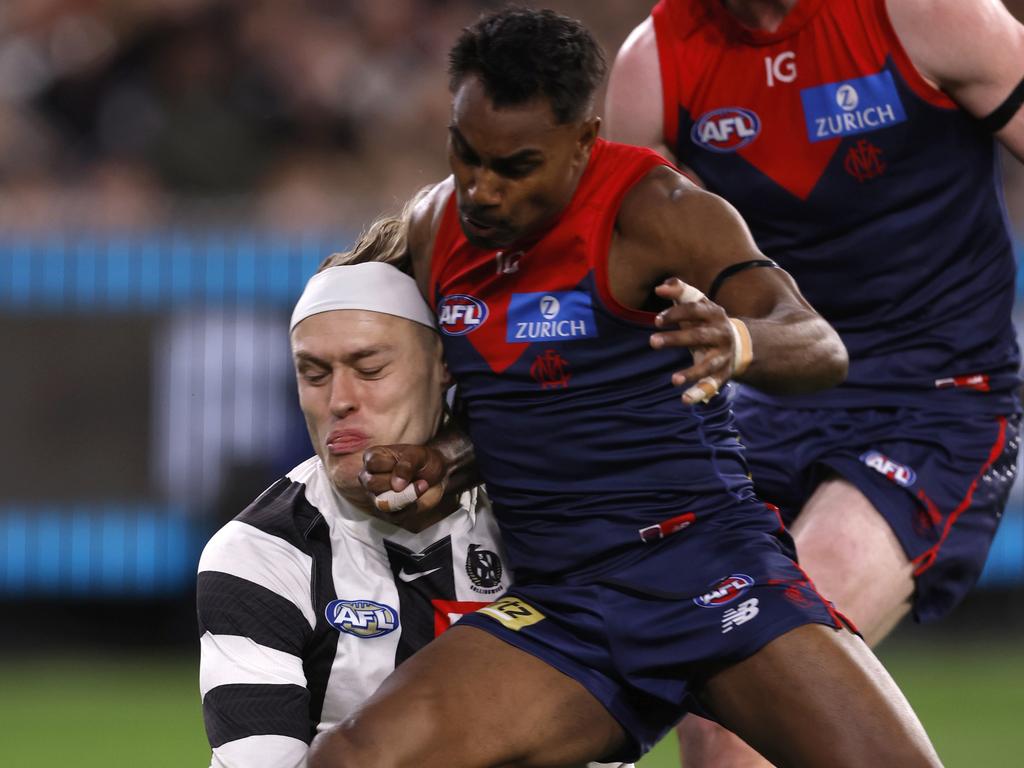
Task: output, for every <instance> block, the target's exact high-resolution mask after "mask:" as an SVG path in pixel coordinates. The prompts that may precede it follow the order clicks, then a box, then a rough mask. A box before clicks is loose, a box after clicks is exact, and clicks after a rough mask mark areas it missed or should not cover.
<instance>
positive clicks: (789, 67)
mask: <svg viewBox="0 0 1024 768" xmlns="http://www.w3.org/2000/svg"><path fill="white" fill-rule="evenodd" d="M764 70H765V74H766V75H767V77H768V87H769V88H774V87H775V81H776V80H778V81H779V82H780V83H792V82H793V81H794V80H796V54H795V53H793V52H792V51H786V52H785V53H780V54H779V55H778V56H765V57H764Z"/></svg>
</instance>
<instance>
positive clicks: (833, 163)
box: [651, 0, 1020, 413]
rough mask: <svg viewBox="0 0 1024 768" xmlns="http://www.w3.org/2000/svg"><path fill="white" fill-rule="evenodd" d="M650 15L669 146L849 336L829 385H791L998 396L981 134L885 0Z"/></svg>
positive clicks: (991, 404)
mask: <svg viewBox="0 0 1024 768" xmlns="http://www.w3.org/2000/svg"><path fill="white" fill-rule="evenodd" d="M651 15H652V19H653V22H654V29H655V34H656V38H657V44H658V53H659V58H660V62H661V75H662V84H663V93H664V114H665V126H664V133H665V140H666V142H667V145H668V146H669V147H671V148H672V149H673V151H674V152H675V153H676V156H677V159H678V161H679V162H680V163H681V164H683V165H686V166H689V167H690V168H692V169H693V170H694V171H695V172H696V173H697V174H698V175H699V176H700V178H701V179H702V180H703V181H704V183H705V184H706V185H707V187H708V188H709V189H710V190H712V191H714V192H716V193H718V194H720V195H722V196H723V197H725V198H726V199H727V200H729V201H730V202H731V203H733V205H735V206H736V207H737V208H738V209H739V211H740V213H741V214H742V216H743V217H744V219H746V221H747V223H748V224H749V225H750V228H751V230H752V232H753V234H754V237H755V239H756V241H757V243H758V245H759V246H760V248H761V250H762V251H764V252H765V253H766V254H767V255H768V256H770V257H772V258H773V259H775V260H776V261H778V262H779V264H780V265H781V266H783V267H784V268H785V269H786V270H787V271H789V272H790V273H791V274H792V275H793V277H794V278H796V280H797V282H798V284H799V285H800V288H801V290H802V291H803V293H804V295H805V296H806V297H807V299H808V300H809V301H810V302H811V303H812V304H813V305H814V307H815V308H816V309H817V310H818V311H819V312H820V313H821V314H822V315H823V316H824V317H825V318H826V319H827V320H829V322H831V323H832V325H833V326H834V327H835V328H836V330H837V331H839V333H840V335H841V336H842V338H843V341H844V342H845V343H846V347H847V349H848V350H849V353H850V359H851V365H850V372H849V377H848V379H847V382H846V383H845V384H844V385H843V386H841V387H839V388H838V389H835V390H831V391H828V392H823V393H818V394H816V395H812V396H807V397H800V398H796V401H798V402H800V403H806V404H808V405H815V406H825V407H830V406H832V405H835V406H840V407H857V406H858V405H866V404H871V405H875V406H878V405H915V404H921V403H928V404H930V405H933V406H936V407H939V408H943V409H944V408H951V409H962V408H968V409H971V410H978V411H993V412H1002V413H1005V412H1008V411H1010V410H1012V409H1013V408H1014V407H1015V402H1016V400H1015V396H1014V392H1015V391H1016V389H1017V387H1018V386H1019V379H1018V367H1019V362H1020V360H1019V352H1018V348H1017V343H1016V339H1015V334H1014V329H1013V325H1012V321H1011V309H1012V305H1013V299H1014V281H1015V266H1014V260H1013V252H1012V246H1011V240H1010V236H1009V232H1008V227H1007V222H1006V218H1005V210H1004V206H1003V203H1002V199H1001V191H1000V183H999V177H998V169H997V166H996V155H995V144H994V142H993V140H992V137H991V135H989V134H986V133H985V132H983V131H982V130H981V129H980V128H979V127H978V125H977V122H976V121H975V120H974V119H973V118H971V117H970V116H969V115H968V114H967V113H965V112H964V111H962V110H960V109H958V108H957V106H956V104H954V102H952V101H951V100H950V99H949V98H948V97H947V96H946V95H945V94H943V93H942V92H940V91H938V90H936V89H935V88H933V87H932V86H931V85H930V84H929V83H928V82H926V81H925V80H924V79H923V78H922V77H921V75H920V74H919V73H918V72H917V71H916V70H915V68H914V66H913V64H912V63H911V62H910V60H909V58H908V57H907V54H906V52H905V51H904V49H903V47H902V46H901V44H900V42H899V40H898V39H897V37H896V34H895V32H894V31H893V28H892V26H891V24H890V21H889V18H888V14H887V11H886V8H885V0H831V1H830V2H822V0H798V2H797V3H796V5H795V6H794V7H793V9H792V10H791V11H790V12H789V14H788V15H787V17H786V18H785V20H784V21H783V23H782V25H781V26H780V27H779V28H778V29H777V30H776V31H774V32H771V33H768V32H763V31H753V30H750V29H747V28H745V27H743V26H741V25H740V24H739V22H738V21H737V20H736V19H735V18H734V17H733V16H732V15H730V14H729V13H728V12H727V11H726V10H724V8H723V7H722V4H721V3H720V2H718V0H661V2H660V3H659V4H658V5H657V6H656V7H655V8H654V10H653V12H652V14H651ZM925 392H931V393H933V396H929V397H928V398H927V400H926V401H922V400H921V395H922V394H923V393H925ZM983 393H985V394H983ZM750 394H751V395H754V396H756V397H758V398H763V399H767V400H769V401H774V402H779V400H778V399H777V398H770V397H768V396H766V395H763V394H761V393H757V394H756V395H755V394H754V393H752V392H751V393H750ZM785 402H787V403H790V404H792V403H793V402H794V398H786V399H785Z"/></svg>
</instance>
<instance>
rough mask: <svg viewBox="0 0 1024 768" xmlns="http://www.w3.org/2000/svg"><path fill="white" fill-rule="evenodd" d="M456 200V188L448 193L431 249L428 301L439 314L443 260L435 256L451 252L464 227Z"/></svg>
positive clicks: (435, 312)
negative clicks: (439, 289)
mask: <svg viewBox="0 0 1024 768" xmlns="http://www.w3.org/2000/svg"><path fill="white" fill-rule="evenodd" d="M457 208H458V207H457V205H456V202H455V190H454V189H453V190H452V192H451V194H450V195H448V201H447V202H446V203H445V204H444V212H443V213H442V214H441V223H440V224H439V225H438V227H437V234H436V235H435V236H434V243H433V245H432V246H431V251H430V282H429V283H428V285H427V302H428V303H429V304H430V308H431V309H432V310H434V314H435V315H436V314H437V286H438V284H439V283H438V280H440V279H441V275H440V270H441V267H442V266H443V265H442V260H441V259H437V258H435V257H434V256H435V254H438V253H450V252H451V249H452V247H453V246H454V245H455V242H456V240H457V239H458V237H459V236H460V235H461V234H462V227H461V226H460V225H459V213H458V209H457Z"/></svg>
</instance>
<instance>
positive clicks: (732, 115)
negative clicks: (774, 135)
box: [690, 107, 761, 152]
mask: <svg viewBox="0 0 1024 768" xmlns="http://www.w3.org/2000/svg"><path fill="white" fill-rule="evenodd" d="M759 133H761V118H759V117H758V116H757V115H756V114H755V113H754V112H752V111H751V110H749V109H743V108H742V107H723V108H721V109H714V110H712V111H710V112H706V113H704V114H703V115H701V117H700V119H699V120H698V121H697V122H696V123H694V124H693V128H691V129H690V138H691V139H692V140H693V143H694V144H697V145H698V146H701V147H704V148H705V149H710V150H711V151H712V152H735V151H736V150H737V149H740V148H741V147H745V146H747V145H748V144H749V143H750V142H752V141H753V140H754V139H756V138H757V136H758V134H759Z"/></svg>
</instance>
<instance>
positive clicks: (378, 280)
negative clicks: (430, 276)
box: [288, 261, 436, 332]
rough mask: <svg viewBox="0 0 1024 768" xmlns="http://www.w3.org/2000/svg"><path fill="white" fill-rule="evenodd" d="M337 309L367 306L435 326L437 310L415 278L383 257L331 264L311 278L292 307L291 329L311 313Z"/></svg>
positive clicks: (289, 329)
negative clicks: (366, 260) (417, 284)
mask: <svg viewBox="0 0 1024 768" xmlns="http://www.w3.org/2000/svg"><path fill="white" fill-rule="evenodd" d="M335 309H365V310H368V311H370V312H382V313H383V314H385V315H394V316H395V317H404V318H405V319H406V320H412V321H413V322H414V323H419V324H420V325H425V326H427V327H428V328H430V329H432V330H436V326H435V325H434V314H433V313H432V312H431V311H430V307H428V306H427V303H426V302H425V301H424V300H423V296H421V295H420V289H419V288H418V287H417V286H416V281H415V280H414V279H413V278H411V277H409V275H407V274H405V273H404V272H402V271H401V270H399V269H397V268H395V267H393V266H391V265H390V264H385V263H383V262H380V261H368V262H365V263H363V264H347V265H343V266H338V267H328V268H327V269H325V270H324V271H323V272H318V273H317V274H315V275H313V276H312V277H311V278H309V282H308V283H306V290H304V291H303V292H302V296H300V297H299V302H298V303H297V304H296V305H295V309H294V310H293V311H292V322H291V325H290V326H288V331H289V332H291V331H293V330H295V326H296V325H298V324H299V323H301V322H302V321H303V320H305V319H306V318H307V317H309V316H310V315H316V314H319V313H321V312H330V311H332V310H335Z"/></svg>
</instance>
